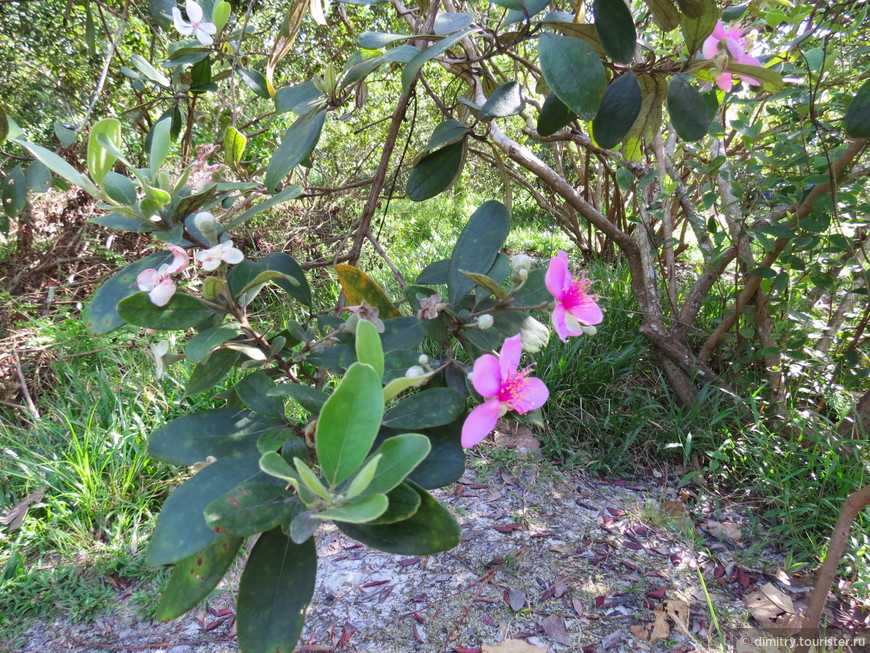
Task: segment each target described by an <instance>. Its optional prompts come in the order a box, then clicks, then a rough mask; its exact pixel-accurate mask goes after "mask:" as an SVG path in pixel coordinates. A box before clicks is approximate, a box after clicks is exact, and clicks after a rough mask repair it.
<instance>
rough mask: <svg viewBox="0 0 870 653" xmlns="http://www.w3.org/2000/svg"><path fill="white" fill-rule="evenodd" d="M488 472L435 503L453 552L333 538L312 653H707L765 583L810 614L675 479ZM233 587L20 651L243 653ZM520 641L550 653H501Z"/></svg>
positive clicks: (58, 627)
mask: <svg viewBox="0 0 870 653" xmlns="http://www.w3.org/2000/svg"><path fill="white" fill-rule="evenodd" d="M478 469H479V470H480V472H479V473H478V474H477V476H475V475H474V474H473V473H471V472H469V473H468V474H467V475H466V477H464V478H463V479H462V480H461V481H460V482H459V483H458V484H456V485H455V486H454V487H453V488H450V489H448V490H442V491H440V492H438V493H436V494H437V496H438V498H439V500H441V501H443V502H444V503H446V504H447V505H449V506H450V507H451V508H452V510H453V511H454V512H455V514H456V515H457V517H458V518H459V520H460V522H461V524H462V529H463V536H462V544H461V545H460V546H459V547H457V548H456V549H454V550H453V551H450V552H447V553H443V554H440V555H437V556H432V557H429V558H413V557H404V558H403V557H399V556H391V555H387V554H383V553H380V552H377V551H372V550H369V549H367V548H365V547H363V546H361V545H358V544H356V543H355V542H354V541H352V540H350V539H349V538H347V537H346V536H344V535H342V534H341V533H339V532H338V531H336V530H335V529H331V530H326V531H325V532H321V535H320V537H319V544H318V549H319V554H320V566H319V569H318V585H317V590H316V593H315V598H314V601H313V603H312V605H311V608H310V610H309V613H308V619H307V624H306V628H305V631H304V633H303V637H302V640H301V642H300V647H299V648H298V649H297V651H298V653H338V652H353V651H364V650H369V651H371V652H372V653H412V652H421V653H440V652H448V653H449V652H450V651H455V652H456V653H471V652H479V651H487V652H488V651H493V653H500V652H502V651H504V652H505V653H510V652H513V651H523V652H524V653H525V651H528V652H529V653H536V652H541V653H543V651H552V652H554V653H555V652H558V651H577V652H583V653H589V652H591V651H614V652H618V651H637V650H650V651H677V652H680V653H682V652H687V651H705V650H712V649H711V648H710V647H711V646H712V645H713V644H714V643H715V642H717V641H718V637H717V633H716V630H715V628H714V627H713V625H712V624H713V620H712V618H711V609H710V605H712V609H713V611H714V612H715V615H716V617H717V619H718V620H719V623H720V626H721V627H723V628H725V627H729V626H730V627H740V626H745V625H746V624H747V623H748V622H749V621H750V618H749V611H748V609H747V605H746V598H747V596H749V595H750V594H751V593H752V592H753V591H754V590H756V589H757V588H758V587H760V586H762V585H764V584H766V583H769V582H772V583H774V584H775V586H776V587H778V588H779V590H780V591H782V592H784V593H786V594H787V595H788V596H789V597H790V598H791V599H792V601H793V603H794V605H795V606H796V609H798V608H799V607H800V605H801V601H802V600H803V599H804V597H805V596H806V589H805V588H799V587H793V586H790V585H789V584H788V579H786V578H784V576H783V575H782V573H781V572H780V573H779V579H777V568H778V566H779V559H778V556H777V554H776V553H775V552H774V551H772V550H770V549H764V550H762V551H761V552H760V553H758V552H756V553H754V554H753V555H752V556H750V555H749V554H748V552H747V544H746V542H745V539H744V538H745V533H746V532H747V531H746V528H745V527H746V526H747V521H746V520H745V519H744V518H742V517H739V516H735V514H736V513H735V514H705V507H704V506H702V505H697V504H695V505H693V503H692V498H691V493H688V492H680V491H678V490H677V489H676V487H675V484H676V480H677V479H676V477H675V476H672V477H670V478H666V477H664V476H662V477H661V478H651V479H650V480H649V481H644V482H636V483H626V482H621V481H615V482H606V481H602V480H598V479H593V478H590V477H587V476H578V475H573V474H563V473H561V472H560V471H559V470H558V469H557V468H554V467H551V466H550V465H549V464H547V463H534V464H531V463H526V464H521V465H519V466H518V467H517V468H516V469H514V470H513V473H512V472H508V471H505V470H503V469H501V470H500V469H496V468H494V467H493V466H491V465H488V464H486V463H484V464H483V465H482V466H480V467H478ZM690 514H691V517H690V516H689V515H690ZM701 527H703V528H704V529H706V531H707V532H704V530H702V528H701ZM741 527H743V532H741ZM699 569H700V571H701V576H703V578H704V585H706V589H707V592H708V593H709V595H710V603H709V604H708V601H707V599H706V598H705V593H704V587H703V586H702V583H701V581H700V580H699V573H698V570H699ZM228 589H229V588H226V587H225V588H223V589H222V590H218V591H216V593H215V594H214V595H213V596H212V598H211V599H210V601H209V602H208V604H207V605H203V606H200V608H198V609H197V610H196V611H195V612H193V613H191V614H190V615H187V616H185V617H182V618H180V619H178V620H176V621H173V622H170V623H166V624H158V623H154V622H152V621H150V620H148V619H143V618H141V617H140V616H137V615H138V613H137V610H135V609H134V606H133V605H132V602H131V600H130V598H129V590H128V591H127V592H126V593H125V594H123V595H119V599H118V606H117V607H116V608H115V609H113V610H112V611H111V612H109V613H108V614H104V615H102V616H101V617H100V618H98V619H97V620H96V621H94V622H92V623H89V624H73V623H70V622H69V621H68V620H66V619H65V618H63V617H60V618H58V619H57V620H55V621H54V622H53V623H37V624H35V625H34V626H33V627H32V628H31V629H30V630H29V631H28V632H27V633H26V634H25V635H24V637H23V638H22V640H20V641H19V645H18V647H16V648H12V649H11V650H15V651H21V652H22V653H24V652H26V653H35V652H41V653H51V652H54V651H77V652H85V651H145V652H153V653H157V652H166V653H190V652H203V653H205V652H207V653H218V652H224V651H236V650H238V649H237V646H236V643H235V640H234V638H233V632H232V627H233V614H234V613H233V603H232V592H230V591H228ZM511 639H514V640H522V641H524V642H526V643H527V644H528V645H531V646H536V647H539V648H512V647H510V646H508V645H507V644H502V647H501V648H499V647H498V646H496V647H495V648H490V647H492V646H494V645H497V644H499V643H501V642H505V640H511ZM484 647H487V648H484Z"/></svg>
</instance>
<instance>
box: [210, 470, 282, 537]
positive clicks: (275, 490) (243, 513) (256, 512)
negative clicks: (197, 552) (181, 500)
mask: <svg viewBox="0 0 870 653" xmlns="http://www.w3.org/2000/svg"><path fill="white" fill-rule="evenodd" d="M296 505H297V501H296V500H295V499H294V496H293V495H292V494H290V493H288V492H287V491H286V490H284V488H282V487H281V486H278V485H273V484H271V483H262V482H257V481H250V482H248V483H242V484H241V485H237V486H236V487H234V488H233V489H232V490H230V491H229V492H227V493H226V494H224V495H223V496H220V497H218V498H217V499H215V500H214V501H212V502H211V503H210V504H208V506H206V508H205V510H204V511H203V515H204V516H205V523H206V524H208V527H209V528H211V529H212V530H213V531H215V532H216V533H221V534H229V535H235V536H238V537H248V536H249V535H255V534H257V533H262V532H264V531H268V530H271V529H273V528H275V526H278V525H279V524H281V523H282V522H286V521H287V520H288V519H290V517H291V516H292V514H293V510H294V508H295V506H296Z"/></svg>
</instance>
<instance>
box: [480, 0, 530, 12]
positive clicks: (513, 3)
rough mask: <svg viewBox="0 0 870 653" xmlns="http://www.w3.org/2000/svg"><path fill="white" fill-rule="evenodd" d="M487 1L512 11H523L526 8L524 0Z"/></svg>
mask: <svg viewBox="0 0 870 653" xmlns="http://www.w3.org/2000/svg"><path fill="white" fill-rule="evenodd" d="M487 2H489V3H490V4H494V5H496V6H497V7H503V8H505V9H511V10H513V11H525V8H526V6H525V2H524V0H487Z"/></svg>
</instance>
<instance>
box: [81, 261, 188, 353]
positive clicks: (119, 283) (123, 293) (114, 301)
mask: <svg viewBox="0 0 870 653" xmlns="http://www.w3.org/2000/svg"><path fill="white" fill-rule="evenodd" d="M170 261H172V253H171V252H158V253H156V254H150V255H149V256H146V257H145V258H143V259H140V260H138V261H136V262H134V263H131V264H130V265H128V266H126V267H125V268H123V269H122V270H120V271H119V272H116V273H115V274H114V275H113V276H112V278H111V279H109V280H108V281H107V282H106V283H104V284H103V285H102V286H100V288H99V290H97V292H96V293H94V296H93V297H91V302H90V304H88V305H87V307H86V308H85V310H84V316H83V317H84V319H85V320H86V322H87V327H88V331H89V332H90V333H91V334H93V335H95V336H99V335H105V334H107V333H109V332H111V331H114V330H115V329H117V328H118V327H120V326H123V325H124V324H126V321H125V320H124V318H122V317H121V316H120V315H118V311H117V306H118V302H120V301H121V300H122V299H124V298H125V297H129V296H130V295H132V294H134V293H136V292H138V291H139V287H138V286H137V285H136V277H137V276H138V275H139V273H141V272H142V271H143V270H148V269H155V270H156V269H157V268H159V267H160V266H161V265H162V264H163V263H169V262H170ZM146 297H147V295H146Z"/></svg>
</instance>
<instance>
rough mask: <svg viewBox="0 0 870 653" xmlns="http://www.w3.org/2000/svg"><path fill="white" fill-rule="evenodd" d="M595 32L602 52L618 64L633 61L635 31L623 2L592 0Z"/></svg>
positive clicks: (635, 41) (629, 13)
mask: <svg viewBox="0 0 870 653" xmlns="http://www.w3.org/2000/svg"><path fill="white" fill-rule="evenodd" d="M593 11H594V12H595V31H596V32H598V38H599V39H600V40H601V45H602V46H604V51H605V52H606V53H607V54H608V56H610V58H612V59H613V60H614V61H617V62H618V63H631V62H632V61H634V50H635V47H636V45H637V30H635V27H634V18H632V16H631V12H630V11H629V9H628V7H627V6H626V5H625V2H624V0H594V3H593Z"/></svg>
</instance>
